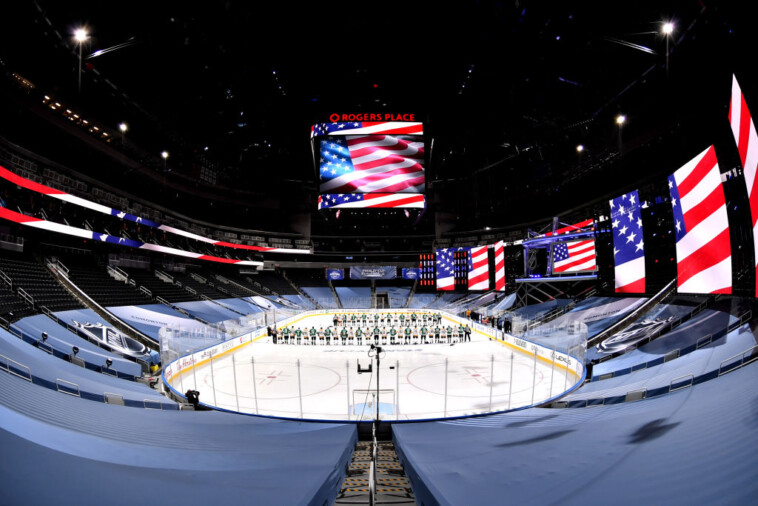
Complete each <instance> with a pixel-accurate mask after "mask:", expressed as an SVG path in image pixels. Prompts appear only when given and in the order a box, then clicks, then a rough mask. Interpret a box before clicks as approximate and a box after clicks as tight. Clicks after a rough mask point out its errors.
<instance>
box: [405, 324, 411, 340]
mask: <svg viewBox="0 0 758 506" xmlns="http://www.w3.org/2000/svg"><path fill="white" fill-rule="evenodd" d="M404 342H405V344H410V342H411V328H410V327H405V340H404Z"/></svg>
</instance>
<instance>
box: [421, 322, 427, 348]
mask: <svg viewBox="0 0 758 506" xmlns="http://www.w3.org/2000/svg"><path fill="white" fill-rule="evenodd" d="M424 320H426V316H424ZM427 332H428V329H427V328H426V322H424V326H423V327H421V342H422V343H423V344H426V343H427V341H426V334H427Z"/></svg>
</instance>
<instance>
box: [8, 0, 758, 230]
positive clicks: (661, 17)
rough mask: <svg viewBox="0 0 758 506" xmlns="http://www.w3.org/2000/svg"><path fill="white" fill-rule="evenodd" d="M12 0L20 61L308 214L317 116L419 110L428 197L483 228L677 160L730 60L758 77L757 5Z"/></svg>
mask: <svg viewBox="0 0 758 506" xmlns="http://www.w3.org/2000/svg"><path fill="white" fill-rule="evenodd" d="M7 4H10V2H6V5H4V6H3V7H2V8H1V9H2V10H4V11H6V15H5V16H4V19H6V20H12V21H13V22H12V23H9V25H10V26H11V29H10V30H9V31H6V32H5V33H4V34H3V37H4V39H5V40H4V42H3V49H2V55H1V56H2V58H3V59H4V60H6V62H7V64H8V65H9V66H11V67H12V68H14V69H18V71H19V72H20V73H21V74H23V75H24V76H25V77H28V79H30V80H32V81H33V82H35V83H37V84H38V85H39V86H41V87H43V88H45V89H50V90H54V91H55V92H56V93H58V94H60V95H62V96H68V97H71V100H72V101H74V102H75V103H79V104H81V107H83V108H85V109H87V110H90V111H97V114H98V115H99V117H100V118H101V120H102V121H103V122H104V123H106V124H112V125H114V126H115V125H117V124H118V123H119V122H121V121H126V122H127V123H128V124H129V132H128V135H129V136H130V139H132V140H134V141H135V142H139V143H141V144H142V145H144V146H145V147H146V149H149V150H152V151H155V152H156V153H157V152H158V150H161V149H167V150H169V151H170V152H171V153H172V160H173V161H176V163H178V161H179V159H180V155H178V153H182V155H181V157H183V158H184V160H187V159H191V160H192V163H191V164H197V163H199V164H201V165H203V166H207V167H209V168H211V169H212V170H213V171H214V172H215V173H216V174H217V184H218V185H223V186H226V187H229V188H231V189H232V190H231V191H232V192H233V191H237V190H240V189H242V190H245V191H250V192H253V193H255V192H258V193H259V194H265V193H271V192H272V191H275V192H278V193H280V194H283V195H285V197H284V198H280V199H279V200H278V202H277V203H275V204H274V205H273V207H276V206H281V204H282V202H284V201H286V202H288V203H289V204H291V208H292V209H294V210H297V212H301V213H302V212H312V215H313V216H314V217H315V218H316V221H318V220H323V218H324V217H323V216H320V215H318V213H316V212H315V211H313V208H315V196H316V194H317V191H316V188H317V185H316V176H315V171H314V168H313V163H312V160H311V153H310V146H309V142H308V134H309V128H310V125H311V124H312V123H314V122H319V121H326V120H327V119H328V117H329V115H330V114H332V113H335V112H336V113H351V112H356V113H414V114H415V115H416V117H417V118H420V119H422V120H423V121H424V122H425V125H426V126H425V130H426V133H427V140H428V141H431V139H434V144H433V146H432V149H430V150H429V151H430V152H431V159H430V162H429V164H428V166H427V169H428V178H427V180H428V190H429V197H430V206H429V209H430V211H432V212H444V213H447V214H449V215H450V216H455V217H456V219H457V220H458V226H459V227H460V228H463V229H466V228H468V229H475V228H478V227H483V226H485V225H493V226H501V225H509V224H513V223H520V222H524V221H529V219H530V218H534V217H542V216H550V215H551V214H554V213H557V212H560V211H562V210H565V209H569V208H572V207H575V206H578V205H580V204H582V203H585V202H587V201H590V200H592V199H593V198H599V197H601V196H603V195H604V194H605V193H607V192H609V191H613V190H615V189H617V188H618V189H623V188H624V187H628V186H629V185H633V184H635V183H637V182H639V181H642V180H645V179H646V178H650V177H655V176H659V175H661V174H664V173H666V171H667V170H669V169H672V166H671V164H673V163H676V160H681V159H684V158H686V157H687V154H690V155H691V152H690V151H689V150H690V146H695V148H692V149H697V148H698V147H701V146H702V145H703V142H705V139H706V138H707V133H708V132H712V131H713V130H714V128H715V127H714V123H716V122H717V121H718V119H717V118H720V117H721V116H723V114H724V111H725V110H726V107H727V105H728V93H729V82H730V79H731V74H732V73H734V72H737V73H738V75H741V76H743V79H742V80H743V81H745V84H744V85H743V88H745V92H746V94H747V95H748V96H750V94H751V92H752V90H753V89H755V87H756V81H755V79H754V72H753V71H752V69H751V68H750V65H749V63H748V62H749V61H751V60H752V58H750V57H748V55H751V54H752V50H753V49H754V48H755V45H756V44H755V42H754V40H753V39H752V37H751V35H750V33H749V32H748V31H747V27H748V26H750V22H749V20H750V19H751V18H750V16H749V15H748V14H747V13H746V12H745V10H746V8H745V7H741V6H738V5H730V4H727V3H721V2H711V1H707V0H702V1H696V0H693V1H684V2H682V1H679V2H672V1H665V2H658V1H655V2H653V1H629V2H607V1H605V2H594V1H593V2H585V1H560V2H531V1H519V0H515V1H513V0H512V1H510V2H463V3H458V4H456V5H454V6H449V5H443V4H440V3H432V2H371V3H359V2H345V3H331V4H324V3H310V4H292V3H284V2H265V3H262V2H247V1H241V0H235V1H232V0H229V1H226V2H178V1H172V2H142V1H137V2H128V3H113V2H54V1H48V0H37V1H36V2H28V3H27V2H24V3H20V2H13V3H12V4H13V5H7ZM668 21H670V22H673V23H674V31H673V33H672V34H671V35H670V36H668V37H667V36H666V35H664V34H662V32H661V28H662V25H663V23H665V22H668ZM81 26H85V27H86V28H87V29H88V31H89V35H90V38H89V40H88V41H87V42H86V43H85V44H84V45H83V54H84V61H85V67H84V74H83V79H84V80H83V92H82V94H81V95H79V94H78V93H77V91H76V85H77V57H76V56H77V54H78V53H77V51H78V46H77V44H76V42H75V41H74V40H73V39H72V37H71V35H72V33H73V31H74V30H75V29H76V28H78V27H81ZM667 45H668V49H669V59H668V66H667V63H666V62H667V59H666V48H667ZM98 51H99V53H98ZM619 114H624V115H625V116H626V118H627V121H626V123H625V124H624V125H623V127H622V129H621V130H622V131H621V135H620V132H619V130H620V128H619V126H618V125H617V123H616V122H615V118H616V117H617V116H618V115H619ZM156 125H158V126H156ZM156 132H159V134H156ZM711 142H712V141H711ZM580 144H581V145H582V146H583V147H584V150H583V151H582V152H578V151H577V146H578V145H580ZM661 146H665V149H662V148H661ZM671 146H675V147H674V148H671ZM635 152H636V155H635ZM682 153H685V154H682ZM174 154H176V156H174ZM624 157H626V159H628V160H629V161H628V162H625V161H624ZM640 160H642V161H643V162H644V163H640ZM629 164H633V166H629ZM527 204H532V205H531V206H527ZM534 204H538V206H539V207H538V208H537V210H536V211H535V207H534ZM251 205H253V206H255V204H254V203H253V204H251ZM527 207H528V209H527ZM430 214H431V213H430ZM425 220H426V223H427V224H426V225H424V220H422V221H421V222H419V224H418V225H417V227H420V229H419V230H422V229H423V230H427V231H428V230H430V227H431V226H433V222H431V221H430V218H429V216H427V217H426V218H425ZM222 221H223V220H222ZM430 223H432V224H431V225H430ZM329 226H330V227H332V229H334V228H335V227H338V226H339V224H335V223H334V222H331V225H329ZM329 226H328V227H327V229H329ZM424 227H426V228H424ZM423 230H422V231H423Z"/></svg>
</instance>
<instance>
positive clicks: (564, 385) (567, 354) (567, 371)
mask: <svg viewBox="0 0 758 506" xmlns="http://www.w3.org/2000/svg"><path fill="white" fill-rule="evenodd" d="M566 356H567V357H568V359H567V360H566V376H564V380H563V391H564V392H565V391H566V389H567V388H568V380H569V368H568V363H569V361H570V360H571V347H570V346H566Z"/></svg>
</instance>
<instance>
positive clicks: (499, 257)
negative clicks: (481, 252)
mask: <svg viewBox="0 0 758 506" xmlns="http://www.w3.org/2000/svg"><path fill="white" fill-rule="evenodd" d="M495 290H496V291H498V292H504V291H505V247H504V244H503V241H498V242H496V243H495Z"/></svg>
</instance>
